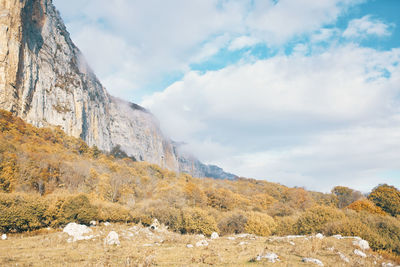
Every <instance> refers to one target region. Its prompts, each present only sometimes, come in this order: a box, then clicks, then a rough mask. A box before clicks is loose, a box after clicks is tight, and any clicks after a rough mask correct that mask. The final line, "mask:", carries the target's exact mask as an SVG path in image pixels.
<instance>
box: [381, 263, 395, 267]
mask: <svg viewBox="0 0 400 267" xmlns="http://www.w3.org/2000/svg"><path fill="white" fill-rule="evenodd" d="M382 267H394V264H393V263H390V262H388V263H386V262H383V263H382Z"/></svg>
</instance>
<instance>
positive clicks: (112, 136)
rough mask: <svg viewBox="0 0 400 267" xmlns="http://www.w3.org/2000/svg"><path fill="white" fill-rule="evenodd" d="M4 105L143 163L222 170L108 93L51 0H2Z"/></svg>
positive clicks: (199, 172)
mask: <svg viewBox="0 0 400 267" xmlns="http://www.w3.org/2000/svg"><path fill="white" fill-rule="evenodd" d="M0 108H1V109H5V110H8V111H11V112H13V113H14V114H16V115H17V116H19V117H21V118H22V119H24V120H25V121H27V122H29V123H32V124H33V125H35V126H38V127H43V126H60V127H61V128H62V129H63V130H64V131H65V132H66V133H67V134H68V135H71V136H74V137H81V138H82V139H83V140H84V141H86V142H87V143H88V144H89V145H90V146H93V145H96V146H97V147H98V148H100V149H101V150H105V151H110V150H112V149H113V148H114V147H116V146H120V148H121V149H122V150H123V151H124V152H126V153H127V154H128V155H129V156H132V157H134V158H135V159H137V160H143V161H148V162H151V163H155V164H158V165H160V166H162V167H165V168H169V169H171V170H174V171H185V172H189V173H191V174H193V175H195V176H198V177H202V176H211V177H216V176H218V175H219V174H221V173H223V172H221V170H220V169H215V167H209V168H207V166H206V165H204V164H203V165H201V164H199V163H198V162H194V163H193V164H187V163H188V162H189V161H191V159H187V158H185V157H184V156H182V155H178V152H177V149H176V147H175V146H174V145H173V143H172V142H171V141H170V140H169V139H168V138H166V137H165V136H164V135H163V134H162V132H161V130H160V127H159V125H158V122H157V120H156V119H155V118H154V116H153V115H152V114H151V113H150V112H148V111H147V110H145V109H144V108H142V107H140V106H138V105H136V104H133V103H129V102H127V101H124V100H121V99H117V98H115V97H112V96H110V95H109V94H108V93H107V91H106V89H105V88H104V87H103V86H102V84H101V83H100V81H99V80H98V79H97V77H96V75H95V74H94V73H93V72H92V70H91V69H90V67H89V66H88V64H87V63H86V61H85V59H84V56H83V55H82V53H81V52H80V51H79V49H78V48H77V47H76V46H75V45H74V44H73V42H72V41H71V39H70V36H69V33H68V32H67V30H66V28H65V25H64V23H63V21H62V19H61V16H60V14H59V13H58V11H57V10H56V9H55V7H54V6H53V4H52V2H51V0H0ZM187 165H194V166H195V167H196V168H193V169H188V168H187ZM197 166H200V167H201V169H197ZM204 166H206V167H204ZM214 169H215V170H217V171H218V174H213V175H209V174H212V171H213V170H214Z"/></svg>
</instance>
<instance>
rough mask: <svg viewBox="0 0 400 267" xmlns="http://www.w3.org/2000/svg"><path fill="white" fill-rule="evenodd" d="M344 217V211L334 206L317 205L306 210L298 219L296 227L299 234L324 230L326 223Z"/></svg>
mask: <svg viewBox="0 0 400 267" xmlns="http://www.w3.org/2000/svg"><path fill="white" fill-rule="evenodd" d="M343 218H344V214H343V212H342V211H340V210H338V209H337V208H334V207H327V206H315V207H313V208H310V209H308V210H306V211H305V212H304V213H303V214H302V215H301V216H300V217H299V219H298V220H297V222H296V226H295V227H296V228H297V231H298V233H299V234H311V233H317V232H322V230H323V229H324V225H325V224H326V223H329V222H334V221H338V220H341V219H343Z"/></svg>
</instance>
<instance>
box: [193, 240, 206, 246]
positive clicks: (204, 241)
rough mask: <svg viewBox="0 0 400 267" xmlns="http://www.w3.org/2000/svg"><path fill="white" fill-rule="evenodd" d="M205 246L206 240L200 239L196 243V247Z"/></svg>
mask: <svg viewBox="0 0 400 267" xmlns="http://www.w3.org/2000/svg"><path fill="white" fill-rule="evenodd" d="M207 246H208V242H207V240H200V241H198V242H197V243H196V247H207Z"/></svg>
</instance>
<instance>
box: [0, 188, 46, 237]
mask: <svg viewBox="0 0 400 267" xmlns="http://www.w3.org/2000/svg"><path fill="white" fill-rule="evenodd" d="M47 208H48V203H47V202H46V200H45V199H42V198H41V197H40V196H36V195H27V194H0V232H9V231H17V232H22V231H30V230H35V229H39V228H42V227H45V226H46V219H45V212H46V209H47Z"/></svg>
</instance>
